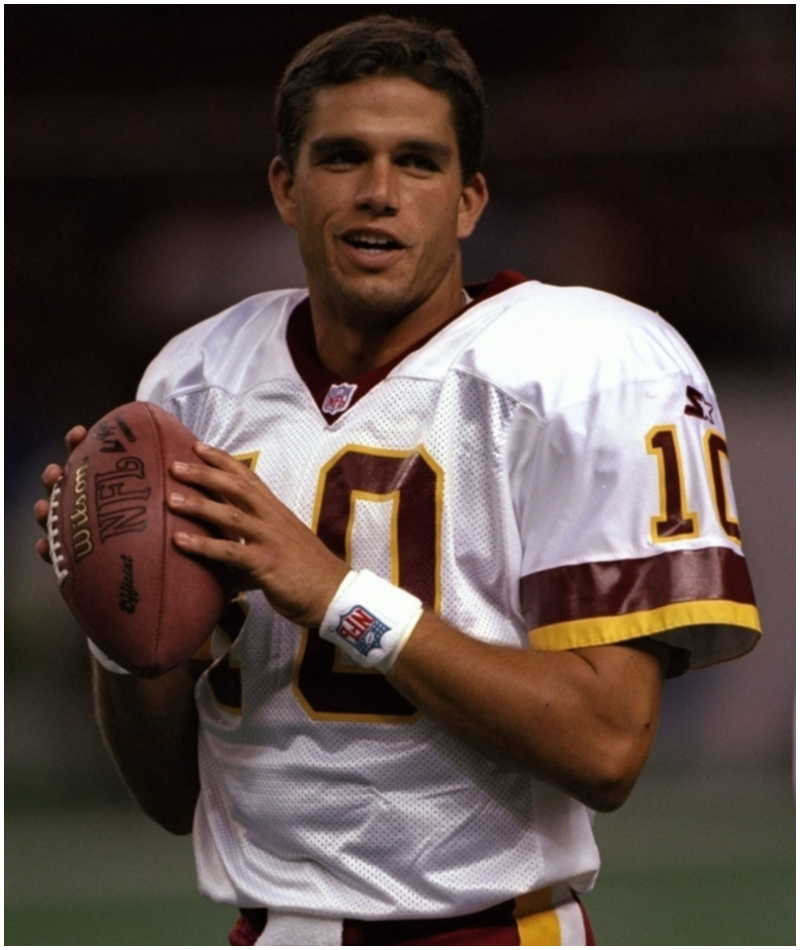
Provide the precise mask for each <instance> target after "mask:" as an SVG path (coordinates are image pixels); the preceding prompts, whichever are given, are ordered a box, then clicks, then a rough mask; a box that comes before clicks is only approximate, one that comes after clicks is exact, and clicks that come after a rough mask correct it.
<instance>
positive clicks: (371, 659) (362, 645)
mask: <svg viewBox="0 0 800 950" xmlns="http://www.w3.org/2000/svg"><path fill="white" fill-rule="evenodd" d="M421 616H422V601H421V600H420V599H419V598H418V597H415V596H414V595H413V594H409V593H408V592H407V591H404V590H401V589H400V588H399V587H395V585H394V584H390V583H389V581H385V580H384V579H383V578H382V577H378V575H377V574H373V573H372V571H366V570H365V571H350V573H349V574H348V575H347V577H345V579H344V580H343V581H342V583H341V584H340V585H339V589H338V590H337V591H336V594H335V595H334V598H333V600H332V601H331V602H330V604H329V605H328V609H327V611H326V612H325V618H324V619H323V621H322V625H321V626H320V629H319V634H320V636H321V637H322V638H323V640H328V641H329V642H330V643H335V644H336V646H337V647H339V648H340V649H341V650H343V651H344V653H346V654H347V656H349V657H350V659H352V660H354V661H355V662H356V663H358V665H359V666H374V667H376V668H377V669H378V670H380V671H381V673H388V672H389V669H390V668H391V666H392V664H393V663H394V661H395V660H396V659H397V657H398V655H399V653H400V651H401V650H402V649H403V647H404V646H405V645H406V642H407V641H408V638H409V637H410V636H411V634H412V633H413V631H414V627H415V626H416V625H417V621H418V620H419V618H420V617H421Z"/></svg>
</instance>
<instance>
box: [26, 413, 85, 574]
mask: <svg viewBox="0 0 800 950" xmlns="http://www.w3.org/2000/svg"><path fill="white" fill-rule="evenodd" d="M86 434H87V432H86V429H85V428H84V426H73V427H72V428H71V429H70V430H69V432H68V433H67V434H66V436H65V437H64V445H65V446H66V449H67V454H68V455H70V454H71V453H72V451H73V449H74V448H75V447H76V446H77V445H79V444H80V443H81V442H82V441H83V440H84V439H85V438H86ZM62 472H63V468H62V467H61V466H60V465H57V464H56V463H55V462H51V463H50V464H49V465H48V466H47V467H46V468H45V470H44V471H43V472H42V485H43V486H44V488H45V491H46V492H47V494H48V496H49V495H50V493H51V492H52V490H53V486H54V485H55V483H56V482H57V481H58V480H59V478H61V473H62ZM49 511H50V501H49V497H48V498H40V499H39V500H38V501H37V502H36V504H35V505H34V506H33V516H34V518H36V523H37V524H38V525H39V527H40V528H42V529H43V530H45V531H46V530H47V513H48V512H49ZM36 553H37V554H38V555H39V557H41V558H42V559H43V560H45V561H47V562H48V564H49V563H50V551H49V546H48V543H47V540H46V539H45V538H40V539H39V540H38V541H37V542H36Z"/></svg>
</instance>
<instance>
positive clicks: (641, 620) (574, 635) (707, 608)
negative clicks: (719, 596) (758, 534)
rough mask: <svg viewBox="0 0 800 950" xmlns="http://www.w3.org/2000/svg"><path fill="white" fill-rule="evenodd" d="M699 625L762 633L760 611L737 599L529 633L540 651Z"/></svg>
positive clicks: (670, 606)
mask: <svg viewBox="0 0 800 950" xmlns="http://www.w3.org/2000/svg"><path fill="white" fill-rule="evenodd" d="M698 624H714V625H727V626H733V627H746V628H748V629H749V630H753V631H755V632H757V633H761V624H760V622H759V619H758V611H757V610H756V608H755V607H754V606H752V605H750V604H740V603H737V602H736V601H733V600H692V601H687V602H685V603H681V604H667V605H666V606H665V607H656V608H655V609H653V610H640V611H637V612H636V613H630V614H623V615H621V616H616V617H588V618H585V619H582V620H566V621H564V622H563V623H553V624H549V625H548V626H545V627H537V628H536V629H534V630H531V631H530V633H529V634H528V636H529V638H530V643H531V646H532V647H534V649H537V650H574V649H576V648H579V647H593V646H602V645H603V644H606V643H619V642H621V641H623V640H633V639H635V638H636V637H649V636H653V635H654V634H656V633H664V632H666V631H667V630H674V629H675V628H676V627H692V626H697V625H698Z"/></svg>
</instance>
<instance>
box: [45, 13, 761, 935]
mask: <svg viewBox="0 0 800 950" xmlns="http://www.w3.org/2000/svg"><path fill="white" fill-rule="evenodd" d="M483 106H484V102H483V93H482V90H481V85H480V80H479V78H478V76H477V74H476V71H475V68H474V65H473V64H472V62H471V60H470V59H469V57H468V55H467V54H466V53H465V51H464V50H463V49H462V47H461V46H460V45H459V43H458V42H457V41H456V39H455V37H454V36H453V35H452V34H451V33H450V32H449V31H447V30H437V29H430V28H428V27H426V26H424V25H421V24H418V23H416V22H413V21H406V20H397V19H393V18H391V17H387V16H379V17H371V18H369V19H366V20H362V21H359V22H356V23H353V24H349V25H347V26H344V27H342V28H340V29H338V30H335V31H333V32H331V33H329V34H325V35H323V36H320V37H318V38H317V39H316V40H314V41H313V42H312V43H311V44H310V45H309V46H308V47H306V48H305V49H304V50H302V51H301V52H300V53H299V54H298V55H297V56H296V57H295V58H294V60H293V61H292V63H291V64H290V65H289V67H288V69H287V71H286V73H285V75H284V78H283V81H282V84H281V87H280V90H279V93H278V100H277V125H278V155H277V157H276V158H275V159H274V161H273V163H272V166H271V168H270V182H271V186H272V192H273V195H274V198H275V202H276V205H277V208H278V210H279V212H280V214H281V217H282V218H283V220H284V222H285V223H286V224H287V225H288V226H289V227H290V228H293V229H294V230H295V231H296V232H297V236H298V240H299V247H300V253H301V255H302V259H303V262H304V265H305V269H306V272H307V276H308V288H307V290H290V291H278V292H270V293H263V294H259V295H256V296H255V297H251V298H250V299H248V300H245V301H244V302H243V303H240V304H238V305H236V306H234V307H231V308H230V309H229V310H226V311H225V312H224V313H222V314H220V315H218V316H216V317H213V318H212V319H210V320H208V321H206V322H204V323H201V324H199V325H198V326H196V327H194V328H192V329H190V330H188V331H187V332H185V333H183V334H181V335H180V336H179V337H177V338H176V339H175V340H173V341H172V342H171V343H170V344H168V345H167V347H166V348H165V349H164V351H163V352H162V353H161V354H160V355H159V356H158V357H157V358H156V359H155V361H154V362H153V363H152V365H151V366H150V368H149V369H148V370H147V373H146V374H145V377H144V379H143V381H142V384H141V387H140V389H139V393H138V398H140V399H144V400H150V401H152V402H155V403H157V404H158V405H160V406H162V407H163V408H165V409H167V410H168V411H169V412H172V413H174V414H175V415H177V416H178V417H179V418H181V419H182V420H183V422H185V423H186V424H187V425H188V426H189V427H190V428H191V429H192V430H193V431H194V432H195V433H197V435H198V437H199V438H200V439H201V440H202V442H201V443H200V444H198V446H197V448H196V452H197V464H191V465H188V466H186V465H177V464H176V465H174V466H173V469H172V470H173V474H174V475H175V477H176V478H177V479H178V480H179V481H181V482H183V483H186V484H187V485H197V486H200V487H202V488H204V489H207V490H208V492H209V495H208V498H207V500H195V501H189V500H188V499H187V498H186V497H183V496H182V495H181V493H176V494H174V495H173V496H172V498H171V501H170V504H171V506H172V507H173V509H174V510H175V511H179V512H182V513H185V514H187V515H189V516H191V517H193V518H199V519H202V520H204V521H206V522H210V523H211V524H212V525H215V526H216V527H217V528H219V529H220V537H219V538H208V537H200V536H195V535H192V534H179V535H177V536H176V537H175V539H174V540H175V544H176V545H177V546H178V547H179V548H180V549H181V550H182V551H184V552H186V554H187V555H190V556H193V557H197V556H199V557H205V558H211V559H214V560H218V561H221V562H223V563H225V564H228V565H229V566H230V567H231V568H232V569H234V570H235V571H236V572H237V573H238V576H239V577H240V578H241V581H242V594H241V595H240V597H239V598H238V599H237V600H236V601H235V602H234V603H233V604H232V605H231V607H230V608H229V609H228V611H227V612H226V614H225V616H224V618H223V621H222V623H221V625H220V628H219V629H218V630H217V631H216V633H215V635H214V637H213V640H212V642H211V643H210V645H209V656H208V659H207V660H205V661H204V660H202V659H197V660H196V661H193V662H191V663H188V664H186V665H184V666H183V667H181V668H179V669H178V670H175V671H174V672H172V673H169V674H167V675H165V676H163V677H161V678H160V679H157V680H155V681H145V680H139V679H137V678H136V677H134V676H131V675H125V674H124V671H121V670H120V668H119V667H116V666H115V664H113V663H112V662H111V661H109V660H108V659H107V658H105V657H103V656H102V654H100V653H99V651H98V650H97V649H96V648H95V649H94V651H93V652H94V653H95V657H96V658H97V659H96V664H95V665H96V694H97V708H98V715H99V720H100V724H101V728H102V730H103V733H104V736H105V738H106V741H107V744H108V746H109V748H110V750H111V753H112V755H113V756H114V758H115V760H116V762H117V764H118V766H119V768H120V770H121V772H122V774H123V776H124V777H125V780H126V782H127V783H128V785H129V786H130V788H131V790H132V792H133V794H134V795H135V796H136V798H137V800H138V801H139V803H140V804H141V807H142V808H143V809H144V810H145V812H147V814H149V815H151V816H152V817H153V818H154V819H155V820H156V821H158V822H160V823H161V824H162V825H164V826H165V827H166V828H168V829H170V830H172V831H175V832H178V833H188V832H190V831H191V832H192V833H193V834H194V841H195V852H196V859H197V868H198V877H199V883H200V888H201V890H202V892H203V893H204V894H206V895H208V896H209V897H211V898H212V899H214V900H217V901H221V902H224V903H229V904H231V905H234V906H237V907H239V908H241V916H240V918H239V921H238V923H237V925H236V926H235V928H234V930H233V932H232V935H231V940H232V942H233V943H235V944H248V943H249V944H252V943H257V944H261V945H281V944H296V945H312V944H326V945H339V944H372V945H383V944H400V943H420V944H425V943H438V944H465V943H466V944H470V943H472V944H485V945H531V944H532V945H542V944H549V945H572V946H580V945H586V944H590V943H592V942H593V941H592V937H591V931H590V929H589V927H588V924H587V922H586V919H585V916H584V915H583V912H582V908H581V906H580V903H579V900H578V894H579V893H580V892H581V891H585V890H587V889H589V888H590V887H591V886H592V885H593V883H594V879H595V876H596V874H597V870H598V854H597V849H596V847H595V843H594V839H593V836H592V828H591V824H592V813H593V811H595V810H610V809H614V808H617V807H618V806H619V805H621V804H622V803H623V802H624V800H625V798H626V797H627V795H628V794H629V792H630V790H631V788H632V786H633V784H634V782H635V781H636V778H637V776H638V775H639V773H640V771H641V769H642V767H643V765H644V763H645V760H646V758H647V755H648V752H649V750H650V747H651V745H652V742H653V737H654V734H655V730H656V724H657V720H658V713H659V703H660V698H661V690H662V682H663V680H664V678H665V677H666V676H671V675H676V674H678V673H682V672H684V671H685V670H686V669H688V668H689V667H691V666H703V665H707V664H709V663H715V662H718V661H720V660H725V659H729V658H731V657H734V656H737V655H739V654H742V653H744V652H746V651H747V650H749V649H750V648H751V647H752V646H753V645H754V643H755V641H756V639H757V637H758V629H759V628H758V617H757V614H756V610H755V606H754V603H753V595H752V589H751V587H750V583H749V580H748V573H747V568H746V566H745V561H744V558H743V555H742V550H741V536H740V530H739V525H738V521H737V517H736V509H735V506H734V501H733V495H732V492H731V487H730V479H729V472H728V456H727V447H726V442H725V435H724V431H723V429H722V424H721V420H720V415H719V409H718V407H717V405H716V401H715V397H714V393H713V391H712V389H711V386H710V384H709V381H708V379H707V377H706V375H705V373H704V372H703V369H702V368H701V366H700V365H699V364H698V362H697V360H696V358H695V357H694V355H693V354H692V353H691V351H690V350H689V348H688V347H687V346H686V344H685V343H684V342H683V341H682V340H681V339H680V337H679V336H678V335H677V334H676V332H675V331H674V330H672V329H671V328H670V327H669V326H668V325H667V324H666V323H665V322H664V321H663V320H661V319H660V318H659V317H658V316H656V315H655V314H653V313H651V312H648V311H646V310H644V309H642V308H640V307H638V306H635V305H634V304H631V303H627V302H625V301H623V300H620V299H617V298H615V297H613V296H610V295H608V294H604V293H600V292H596V291H592V290H586V289H576V288H556V287H548V286H545V285H543V284H541V283H538V282H536V281H532V280H526V279H525V278H523V277H521V276H520V275H518V274H515V273H511V272H505V273H501V274H499V275H497V276H496V277H495V278H494V279H493V280H491V281H489V282H488V283H486V284H484V285H481V286H476V287H466V288H465V287H464V285H463V281H462V268H461V256H460V250H459V244H460V241H462V240H463V239H466V238H468V237H469V235H470V234H471V232H472V231H473V229H474V228H475V227H476V226H477V224H478V222H479V219H480V217H481V213H482V211H483V210H484V208H485V206H486V202H487V200H488V192H487V186H486V182H485V180H484V177H483V175H482V174H481V171H480V154H481V143H482V137H483ZM82 433H83V430H81V429H77V430H73V432H72V433H71V435H70V443H71V444H72V443H74V441H75V440H76V439H77V438H79V437H80V436H81V435H82ZM59 471H60V470H59V468H58V466H50V467H49V468H48V469H47V471H46V473H45V483H46V484H47V485H48V486H49V485H52V483H53V481H54V480H55V478H56V477H57V475H58V473H59ZM46 509H47V504H46V503H45V502H40V503H39V505H38V506H37V515H38V517H39V518H40V519H41V518H43V517H44V515H45V514H46ZM198 673H199V674H200V675H199V677H198Z"/></svg>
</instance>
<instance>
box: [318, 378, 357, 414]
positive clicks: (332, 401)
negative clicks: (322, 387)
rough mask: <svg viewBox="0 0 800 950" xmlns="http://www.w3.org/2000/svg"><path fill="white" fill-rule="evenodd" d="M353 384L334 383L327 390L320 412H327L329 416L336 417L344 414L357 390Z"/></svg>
mask: <svg viewBox="0 0 800 950" xmlns="http://www.w3.org/2000/svg"><path fill="white" fill-rule="evenodd" d="M357 388H358V387H357V385H356V384H355V383H339V384H338V385H337V384H336V383H334V384H333V385H332V386H331V388H330V389H329V390H328V395H327V396H326V397H325V402H323V404H322V411H323V412H327V414H328V415H329V416H336V415H338V414H339V413H340V412H344V411H345V409H347V407H348V406H349V405H350V402H351V401H352V399H353V393H354V392H355V391H356V389H357Z"/></svg>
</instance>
